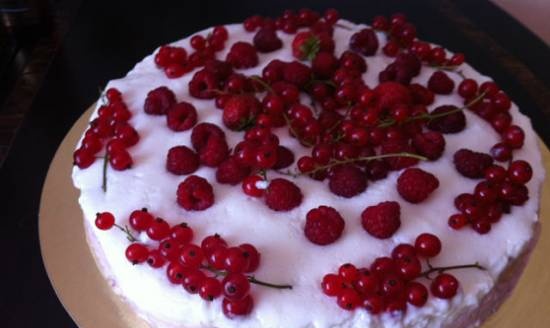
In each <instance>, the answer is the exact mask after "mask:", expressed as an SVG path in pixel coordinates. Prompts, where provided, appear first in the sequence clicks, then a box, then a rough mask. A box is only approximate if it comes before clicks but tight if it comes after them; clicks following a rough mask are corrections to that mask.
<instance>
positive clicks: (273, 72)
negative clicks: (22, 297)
mask: <svg viewBox="0 0 550 328" xmlns="http://www.w3.org/2000/svg"><path fill="white" fill-rule="evenodd" d="M371 25H372V26H367V25H361V24H359V25H357V24H354V23H352V22H349V21H346V20H343V19H340V18H339V14H338V12H337V11H336V10H333V9H331V10H327V12H326V13H325V14H324V15H319V14H318V13H316V12H314V11H311V10H300V11H299V12H297V13H294V12H291V11H286V12H285V13H284V14H283V15H282V16H281V17H278V18H277V19H275V20H273V19H268V18H264V17H260V16H253V17H250V18H248V19H247V20H245V22H244V23H240V24H231V25H225V26H217V27H214V28H209V29H206V30H203V31H201V32H198V33H197V34H195V35H193V36H192V37H189V38H186V39H183V40H180V41H177V42H174V43H173V44H170V45H165V46H162V47H160V48H158V49H156V50H155V51H154V53H153V54H151V55H149V56H148V57H146V58H144V59H143V60H142V61H141V62H139V63H138V64H136V66H135V67H134V68H133V69H132V70H131V71H130V72H129V73H128V74H127V75H126V76H125V77H123V78H121V79H117V80H112V81H110V82H109V83H108V85H107V86H106V90H105V92H104V93H103V94H102V97H101V99H99V100H98V102H97V104H96V106H95V110H94V112H93V114H92V117H91V119H90V126H89V128H88V130H87V131H86V132H85V133H84V134H83V137H82V139H81V140H80V142H79V144H78V145H77V149H76V150H75V153H74V160H75V166H74V170H73V181H74V184H75V186H76V187H77V188H78V189H79V190H80V193H81V194H80V198H79V203H80V205H81V208H82V211H83V214H84V225H85V231H86V238H87V241H88V243H89V246H90V250H91V252H92V254H93V255H94V257H95V259H96V262H97V264H98V267H99V269H100V271H101V272H102V274H103V275H104V276H105V278H106V279H107V280H108V281H109V282H110V286H111V287H112V288H113V291H114V292H115V293H116V294H118V295H119V296H120V297H121V298H122V299H123V300H124V301H125V302H127V303H128V304H129V305H130V306H131V308H132V309H133V311H135V312H136V313H137V314H138V315H139V316H140V317H142V318H143V319H144V320H145V321H146V322H147V323H148V324H149V325H150V326H151V327H163V328H164V327H183V328H195V327H205V328H229V327H239V328H252V327H254V328H260V327H273V328H288V327H303V328H305V327H308V328H309V327H315V328H328V327H339V328H343V327H346V328H352V327H415V328H420V327H475V326H478V325H480V324H481V323H482V322H483V321H484V320H485V319H486V318H487V317H488V316H489V315H490V314H492V313H493V312H494V311H496V309H497V308H498V307H499V305H500V304H501V303H502V302H503V301H504V300H505V299H506V297H507V296H508V295H509V293H510V291H511V290H512V289H513V287H514V286H515V284H516V282H517V280H518V278H519V276H520V275H521V272H522V270H523V268H524V267H525V265H526V263H527V260H528V257H529V254H530V253H531V250H532V249H533V247H534V245H535V243H536V240H537V237H538V231H539V228H538V225H539V223H538V207H539V197H540V187H541V184H542V181H543V179H544V168H543V166H542V163H541V155H540V152H539V148H538V145H537V137H536V134H535V133H534V131H533V129H532V127H531V124H530V121H529V119H528V118H527V117H525V116H524V115H522V114H521V113H520V112H519V110H518V108H517V106H516V105H515V104H514V103H512V102H511V101H510V99H509V97H508V96H507V95H506V93H505V91H502V90H500V88H499V87H498V85H497V84H496V83H495V82H493V81H491V80H490V78H488V77H486V76H483V75H481V74H480V73H478V72H477V71H475V70H474V69H473V68H472V67H471V66H469V65H468V64H466V63H465V57H464V55H463V54H461V53H454V54H453V53H451V52H450V51H449V50H446V49H444V48H442V47H439V46H437V45H433V44H430V43H427V42H424V41H421V40H419V39H418V38H417V37H416V30H415V28H414V25H412V24H411V23H410V22H408V21H407V20H406V18H405V16H404V15H402V14H396V15H393V16H392V17H390V18H385V17H382V16H377V17H376V18H375V19H374V20H373V22H372V24H371Z"/></svg>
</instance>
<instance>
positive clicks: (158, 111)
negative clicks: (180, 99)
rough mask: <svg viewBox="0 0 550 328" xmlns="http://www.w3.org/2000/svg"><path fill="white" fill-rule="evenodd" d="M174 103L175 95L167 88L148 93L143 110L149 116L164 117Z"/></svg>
mask: <svg viewBox="0 0 550 328" xmlns="http://www.w3.org/2000/svg"><path fill="white" fill-rule="evenodd" d="M175 103H176V95H174V92H172V90H170V89H168V88H167V87H164V86H162V87H158V88H156V89H154V90H151V91H149V93H148V94H147V98H145V104H144V105H143V110H144V111H145V113H147V114H149V115H164V114H166V112H167V111H168V110H169V109H170V107H172V106H173V105H174V104H175Z"/></svg>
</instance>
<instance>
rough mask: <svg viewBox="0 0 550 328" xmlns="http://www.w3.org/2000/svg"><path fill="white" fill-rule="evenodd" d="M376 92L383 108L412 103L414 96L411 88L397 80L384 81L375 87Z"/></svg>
mask: <svg viewBox="0 0 550 328" xmlns="http://www.w3.org/2000/svg"><path fill="white" fill-rule="evenodd" d="M374 94H375V96H376V99H377V103H378V106H380V107H382V108H392V107H394V106H396V105H399V104H405V105H407V104H410V103H411V102H412V97H411V93H410V91H409V89H408V88H407V87H406V86H404V85H402V84H400V83H396V82H383V83H380V84H379V85H378V86H377V87H376V88H374Z"/></svg>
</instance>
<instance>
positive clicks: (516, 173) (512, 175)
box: [508, 160, 533, 184]
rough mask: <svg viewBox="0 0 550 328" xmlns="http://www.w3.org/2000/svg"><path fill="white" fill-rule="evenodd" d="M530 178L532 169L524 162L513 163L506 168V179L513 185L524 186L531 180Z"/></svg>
mask: <svg viewBox="0 0 550 328" xmlns="http://www.w3.org/2000/svg"><path fill="white" fill-rule="evenodd" d="M532 176H533V169H532V168H531V165H530V164H529V163H528V162H526V161H523V160H518V161H513V162H512V163H510V166H509V167H508V178H509V179H510V181H512V182H514V183H519V184H525V183H527V182H529V180H531V177H532Z"/></svg>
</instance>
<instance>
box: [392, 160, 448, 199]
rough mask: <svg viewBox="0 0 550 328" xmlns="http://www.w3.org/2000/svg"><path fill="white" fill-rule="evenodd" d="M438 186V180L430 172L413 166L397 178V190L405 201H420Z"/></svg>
mask: <svg viewBox="0 0 550 328" xmlns="http://www.w3.org/2000/svg"><path fill="white" fill-rule="evenodd" d="M437 187H439V180H438V179H437V177H436V176H435V175H433V174H431V173H428V172H426V171H423V170H421V169H419V168H416V167H413V168H409V169H406V170H405V171H403V173H401V175H400V176H399V178H398V179H397V191H398V192H399V194H400V195H401V197H403V198H404V199H405V200H406V201H408V202H411V203H415V204H416V203H420V202H422V201H423V200H425V199H426V198H428V196H429V195H430V194H431V193H432V192H433V191H434V190H435V189H437Z"/></svg>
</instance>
